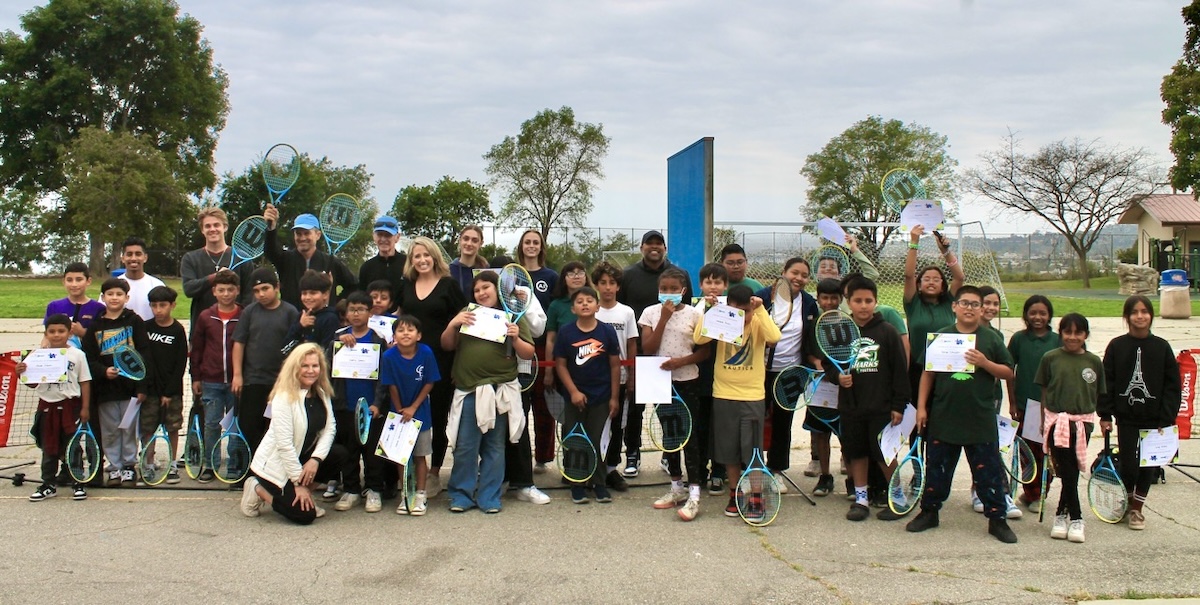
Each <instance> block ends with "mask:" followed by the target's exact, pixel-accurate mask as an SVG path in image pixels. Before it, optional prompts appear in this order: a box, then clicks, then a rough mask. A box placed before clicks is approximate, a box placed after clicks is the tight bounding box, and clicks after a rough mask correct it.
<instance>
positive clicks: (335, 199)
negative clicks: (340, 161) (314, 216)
mask: <svg viewBox="0 0 1200 605" xmlns="http://www.w3.org/2000/svg"><path fill="white" fill-rule="evenodd" d="M366 216H367V213H366V212H364V211H363V209H362V206H361V205H359V203H358V200H356V199H354V198H353V197H351V196H349V195H347V194H345V193H335V194H333V195H331V196H329V199H327V200H325V203H324V204H322V205H321V216H320V217H319V219H318V220H320V222H321V233H322V235H323V236H324V237H325V244H326V245H327V246H329V253H330V254H337V253H338V251H339V250H341V249H342V246H345V245H346V242H348V241H350V238H352V237H354V234H355V233H357V232H358V227H359V226H360V225H362V222H363V219H365V218H366Z"/></svg>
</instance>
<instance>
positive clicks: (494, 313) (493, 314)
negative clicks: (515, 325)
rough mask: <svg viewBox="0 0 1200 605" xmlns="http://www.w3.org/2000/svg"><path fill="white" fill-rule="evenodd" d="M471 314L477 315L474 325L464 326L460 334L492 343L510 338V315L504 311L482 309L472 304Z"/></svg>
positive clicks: (488, 308) (489, 308)
mask: <svg viewBox="0 0 1200 605" xmlns="http://www.w3.org/2000/svg"><path fill="white" fill-rule="evenodd" d="M470 309H471V312H472V313H474V314H475V323H474V324H473V325H470V326H468V325H465V324H464V325H463V327H462V328H460V329H459V332H462V333H463V334H466V335H468V336H474V337H475V338H480V339H483V340H488V341H491V342H499V343H502V342H504V339H505V338H506V337H507V336H508V314H507V313H505V312H504V309H493V308H491V307H481V306H479V305H477V304H474V303H471V305H470Z"/></svg>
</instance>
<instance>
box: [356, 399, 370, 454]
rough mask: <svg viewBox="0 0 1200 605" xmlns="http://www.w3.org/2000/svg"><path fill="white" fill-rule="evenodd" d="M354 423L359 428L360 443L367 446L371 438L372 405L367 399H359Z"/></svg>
mask: <svg viewBox="0 0 1200 605" xmlns="http://www.w3.org/2000/svg"><path fill="white" fill-rule="evenodd" d="M354 422H355V424H356V425H357V427H358V442H359V443H361V444H363V445H366V444H367V439H370V438H371V405H370V404H369V403H367V398H366V397H359V398H358V404H356V405H355V406H354Z"/></svg>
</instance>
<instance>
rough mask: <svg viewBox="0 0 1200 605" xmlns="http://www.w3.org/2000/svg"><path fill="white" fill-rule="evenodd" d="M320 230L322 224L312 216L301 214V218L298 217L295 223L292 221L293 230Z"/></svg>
mask: <svg viewBox="0 0 1200 605" xmlns="http://www.w3.org/2000/svg"><path fill="white" fill-rule="evenodd" d="M320 228H321V223H320V222H319V221H318V220H317V217H315V216H313V215H311V214H301V215H300V216H297V217H296V220H295V221H292V230H296V229H320Z"/></svg>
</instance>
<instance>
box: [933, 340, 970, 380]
mask: <svg viewBox="0 0 1200 605" xmlns="http://www.w3.org/2000/svg"><path fill="white" fill-rule="evenodd" d="M926 338H927V341H926V345H925V371H927V372H965V373H967V374H974V373H975V366H974V365H972V364H969V363H967V351H970V350H971V349H974V348H975V335H974V334H954V333H939V332H932V333H930V334H928V335H927V336H926Z"/></svg>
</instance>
